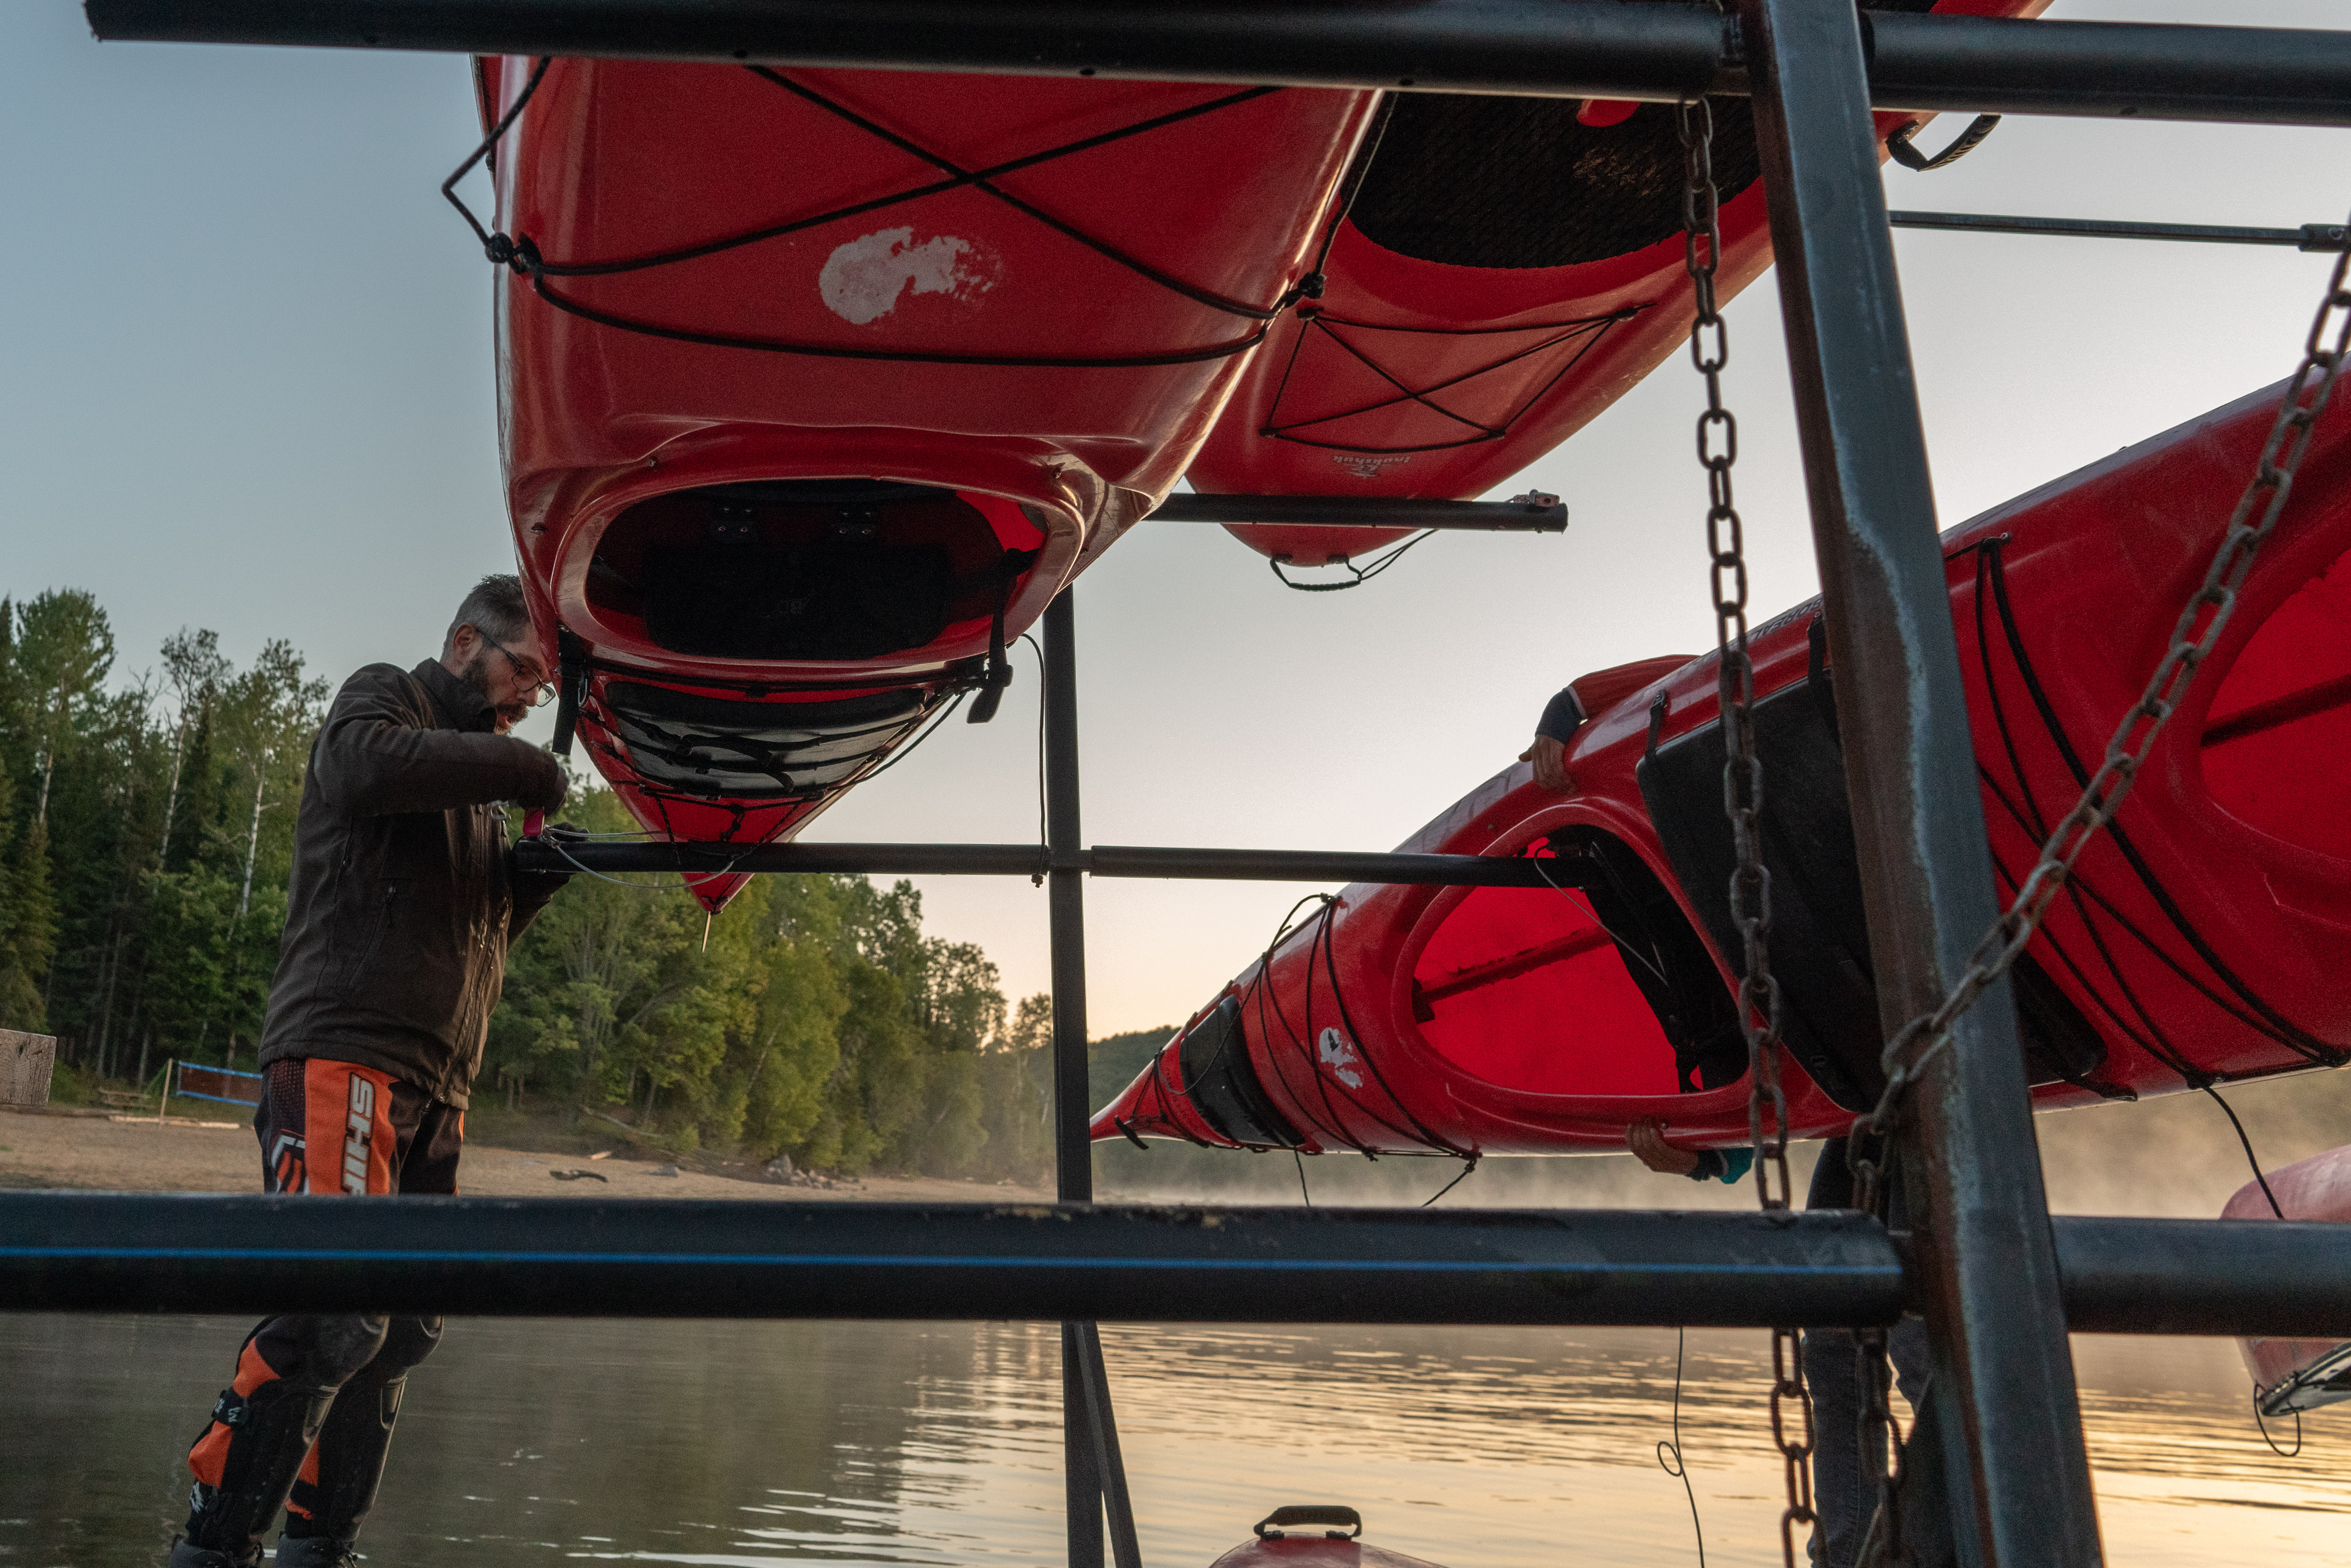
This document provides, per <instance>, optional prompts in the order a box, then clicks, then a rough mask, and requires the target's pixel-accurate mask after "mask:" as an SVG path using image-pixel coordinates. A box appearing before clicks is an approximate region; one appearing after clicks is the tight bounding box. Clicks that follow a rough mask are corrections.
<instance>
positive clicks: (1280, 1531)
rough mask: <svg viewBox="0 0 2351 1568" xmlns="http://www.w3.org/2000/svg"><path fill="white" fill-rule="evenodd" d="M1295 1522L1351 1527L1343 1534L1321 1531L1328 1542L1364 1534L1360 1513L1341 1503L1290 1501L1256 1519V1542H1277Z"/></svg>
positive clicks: (1362, 1519)
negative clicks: (1287, 1504) (1283, 1506)
mask: <svg viewBox="0 0 2351 1568" xmlns="http://www.w3.org/2000/svg"><path fill="white" fill-rule="evenodd" d="M1298 1524H1343V1525H1348V1526H1350V1527H1352V1528H1351V1529H1350V1530H1349V1531H1347V1533H1345V1534H1341V1533H1340V1532H1339V1531H1335V1530H1326V1531H1323V1532H1322V1533H1323V1534H1324V1535H1326V1536H1328V1537H1329V1538H1330V1539H1332V1541H1353V1540H1354V1539H1356V1538H1357V1537H1358V1536H1360V1535H1362V1534H1363V1533H1364V1516H1363V1515H1362V1514H1360V1513H1357V1512H1356V1511H1354V1510H1353V1509H1352V1508H1349V1507H1347V1506H1346V1505H1345V1504H1343V1503H1327V1502H1309V1503H1291V1504H1290V1505H1289V1506H1288V1507H1286V1508H1277V1509H1275V1510H1274V1511H1272V1512H1271V1513H1269V1514H1267V1515H1266V1516H1265V1517H1264V1518H1263V1519H1260V1520H1259V1521H1257V1524H1256V1526H1255V1528H1256V1531H1257V1538H1258V1539H1259V1541H1280V1539H1281V1538H1282V1537H1283V1536H1285V1535H1287V1534H1288V1533H1290V1531H1289V1527H1290V1526H1291V1525H1298Z"/></svg>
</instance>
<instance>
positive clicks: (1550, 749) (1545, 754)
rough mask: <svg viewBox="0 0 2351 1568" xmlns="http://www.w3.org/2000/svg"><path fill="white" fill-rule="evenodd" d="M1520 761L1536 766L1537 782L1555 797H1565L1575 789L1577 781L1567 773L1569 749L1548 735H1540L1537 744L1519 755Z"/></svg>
mask: <svg viewBox="0 0 2351 1568" xmlns="http://www.w3.org/2000/svg"><path fill="white" fill-rule="evenodd" d="M1519 760H1520V761H1521V762H1531V763H1533V764H1534V765H1535V782H1536V783H1537V784H1540V785H1541V786H1542V787H1543V788H1544V789H1548V790H1550V791H1551V792H1552V794H1554V795H1564V794H1566V793H1567V792H1568V791H1569V790H1570V789H1574V788H1575V780H1574V779H1573V778H1571V777H1569V775H1568V771H1567V747H1566V745H1565V744H1564V743H1563V742H1561V741H1556V740H1553V739H1552V737H1550V736H1548V735H1538V736H1536V737H1535V743H1534V744H1533V745H1532V746H1530V747H1527V748H1526V749H1525V750H1524V751H1521V752H1520V753H1519Z"/></svg>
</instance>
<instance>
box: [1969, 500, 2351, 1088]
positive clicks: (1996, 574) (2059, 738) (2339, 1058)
mask: <svg viewBox="0 0 2351 1568" xmlns="http://www.w3.org/2000/svg"><path fill="white" fill-rule="evenodd" d="M2004 542H2005V541H2004V540H2002V539H1999V538H1992V539H1987V540H1985V541H1984V542H1983V544H1982V546H1981V547H1980V556H1979V564H1978V568H1977V570H1978V573H1979V575H1980V577H1988V578H1989V580H1990V582H1991V593H1992V602H1993V606H1994V608H1995V609H1996V611H1997V612H1998V613H1999V616H2000V622H2001V635H2002V636H2003V637H2004V638H2005V640H2006V641H2007V643H2008V647H2009V652H2010V654H2011V658H2012V659H2013V660H2014V662H2015V664H2016V673H2017V675H2018V677H2019V678H2020V679H2021V680H2022V682H2023V683H2024V689H2025V693H2026V695H2028V696H2029V697H2031V698H2032V705H2033V707H2034V709H2035V711H2036V712H2037V713H2038V714H2039V716H2040V718H2041V723H2042V727H2043V729H2045V730H2046V731H2047V732H2048V735H2049V738H2050V740H2051V742H2052V743H2053V745H2054V746H2055V747H2056V748H2057V753H2058V756H2059V757H2060V758H2062V759H2063V760H2064V764H2065V768H2066V771H2067V772H2069V773H2070V774H2072V775H2073V777H2074V780H2075V781H2076V783H2077V784H2079V785H2080V786H2081V787H2083V788H2085V789H2086V788H2087V787H2088V785H2089V781H2090V775H2089V772H2088V770H2087V769H2086V768H2084V767H2083V765H2082V759H2081V756H2080V754H2079V753H2078V752H2077V751H2076V750H2075V749H2074V743H2073V739H2072V737H2069V736H2068V735H2067V734H2066V733H2065V729H2064V726H2063V725H2062V724H2061V723H2059V722H2058V718H2057V713H2056V709H2055V707H2054V706H2053V704H2052V703H2051V702H2050V700H2049V695H2048V693H2047V691H2046V690H2044V689H2043V686H2042V684H2041V677H2040V673H2039V672H2038V670H2037V669H2035V667H2034V665H2033V663H2032V656H2031V654H2030V653H2027V651H2026V649H2025V646H2024V633H2023V631H2022V628H2021V627H2020V626H2019V625H2018V624H2017V621H2016V614H2015V610H2014V607H2013V606H2012V605H2011V603H2010V601H2009V597H2008V571H2007V566H2006V563H2005V561H2004V560H2003V559H2002V558H2001V545H2002V544H2003V543H2004ZM1987 556H1988V557H1989V558H1990V570H1989V571H1988V572H1987V571H1985V570H1984V566H1983V564H1982V559H1983V557H1987ZM1986 679H1987V682H1989V679H1990V670H1989V667H1988V666H1987V670H1986ZM2107 832H2108V837H2109V838H2110V839H2111V840H2112V841H2113V842H2114V846H2115V848H2116V851H2117V852H2119V853H2120V854H2121V855H2122V856H2123V858H2124V860H2125V861H2126V862H2128V863H2129V865H2130V868H2131V871H2132V873H2134V874H2135V875H2136V876H2137V880H2138V882H2139V884H2140V885H2141V886H2142V887H2144V888H2145V889H2146V890H2147V896H2148V897H2150V898H2152V899H2153V900H2154V901H2155V904H2156V906H2157V908H2158V909H2159V910H2160V911H2161V912H2162V914H2163V915H2164V918H2165V920H2166V921H2167V922H2168V924H2169V925H2171V927H2172V929H2173V930H2175V931H2177V932H2178V933H2179V936H2180V937H2181V938H2182V939H2183V940H2184V941H2186V942H2187V944H2188V946H2189V948H2190V949H2191V950H2193V951H2194V953H2195V955H2196V956H2197V957H2199V958H2200V959H2202V960H2203V961H2204V963H2205V965H2206V966H2207V967H2210V969H2211V971H2212V973H2213V974H2214V975H2215V976H2216V977H2218V978H2219V979H2220V983H2221V984H2222V985H2224V986H2226V987H2227V988H2229V989H2230V990H2231V991H2233V992H2235V993H2236V995H2237V997H2238V998H2240V999H2241V1001H2243V1003H2244V1004H2245V1005H2246V1006H2247V1007H2249V1008H2251V1009H2252V1010H2253V1011H2254V1012H2255V1013H2258V1014H2259V1015H2260V1016H2261V1017H2262V1019H2265V1020H2266V1021H2267V1023H2268V1025H2269V1026H2270V1027H2269V1028H2267V1029H2264V1030H2262V1032H2263V1033H2265V1034H2268V1035H2269V1036H2270V1038H2271V1039H2273V1040H2276V1041H2277V1042H2278V1043H2279V1044H2281V1045H2283V1046H2284V1047H2286V1048H2287V1049H2288V1050H2290V1051H2294V1053H2295V1054H2296V1055H2298V1056H2300V1057H2302V1058H2303V1059H2304V1061H2309V1062H2312V1063H2314V1064H2319V1065H2325V1066H2330V1067H2332V1066H2338V1065H2340V1064H2341V1063H2342V1062H2343V1061H2345V1060H2346V1054H2351V1053H2346V1052H2345V1051H2341V1050H2338V1049H2337V1048H2335V1047H2334V1046H2332V1045H2329V1044H2328V1043H2327V1042H2326V1041H2325V1040H2321V1039H2319V1038H2318V1037H2317V1036H2316V1035H2314V1034H2312V1033H2310V1032H2309V1031H2308V1030H2304V1029H2303V1028H2301V1027H2300V1026H2299V1025H2297V1024H2295V1023H2294V1021H2293V1020H2292V1019H2288V1018H2287V1017H2286V1016H2285V1015H2284V1014H2283V1013H2281V1012H2280V1011H2278V1010H2277V1009H2276V1008H2274V1007H2273V1006H2272V1005H2271V1004H2270V1003H2269V1001H2268V1000H2267V999H2266V998H2263V997H2262V995H2261V994H2260V993H2259V992H2258V991H2256V990H2254V989H2253V988H2252V985H2251V984H2250V983H2248V982H2247V981H2246V980H2245V979H2244V978H2243V977H2241V976H2240V975H2239V974H2238V973H2237V972H2236V971H2235V970H2234V969H2233V968H2231V967H2230V966H2229V965H2228V964H2227V962H2226V961H2224V960H2223V959H2222V958H2221V957H2220V954H2218V953H2217V952H2215V951H2214V950H2213V949H2212V946H2211V945H2210V942H2208V941H2207V940H2206V939H2205V937H2204V934H2203V933H2202V932H2201V931H2200V930H2199V929H2198V928H2197V926H2196V925H2195V923H2194V922H2193V921H2191V920H2189V917H2188V914H2187V912H2186V911H2185V910H2183V909H2181V908H2180V907H2179V903H2178V901H2177V900H2175V899H2174V898H2173V897H2172V895H2171V892H2170V889H2168V887H2166V886H2165V885H2164V884H2163V881H2162V879H2161V878H2159V877H2158V876H2157V875H2156V874H2155V871H2154V868H2153V867H2152V866H2150V865H2148V864H2147V860H2146V858H2145V857H2144V856H2143V855H2141V854H2140V853H2139V852H2138V848H2137V845H2135V844H2134V843H2133V842H2132V841H2131V839H2130V835H2129V834H2128V832H2127V831H2125V829H2124V827H2123V825H2122V823H2121V822H2120V821H2113V822H2110V823H2108V825H2107ZM2150 946H2152V944H2150ZM2175 967H2176V966H2175ZM2256 1027H2259V1026H2256Z"/></svg>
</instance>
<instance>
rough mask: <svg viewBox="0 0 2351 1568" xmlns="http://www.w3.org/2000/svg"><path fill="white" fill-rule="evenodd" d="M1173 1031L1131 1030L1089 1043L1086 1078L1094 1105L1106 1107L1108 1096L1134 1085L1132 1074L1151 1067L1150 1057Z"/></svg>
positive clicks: (1164, 1028) (1172, 1028) (1167, 1026)
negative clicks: (1089, 1083) (1090, 1088)
mask: <svg viewBox="0 0 2351 1568" xmlns="http://www.w3.org/2000/svg"><path fill="white" fill-rule="evenodd" d="M1175 1028H1176V1026H1175V1025H1174V1024H1172V1023H1171V1024H1165V1025H1162V1026H1161V1027H1160V1028H1158V1029H1138V1030H1129V1031H1128V1032H1127V1033H1125V1034H1114V1035H1112V1036H1110V1037H1109V1038H1108V1039H1106V1040H1094V1041H1092V1043H1090V1044H1089V1045H1088V1046H1087V1047H1086V1076H1087V1079H1088V1081H1089V1082H1091V1083H1092V1086H1093V1101H1094V1104H1095V1105H1096V1106H1101V1105H1103V1104H1106V1103H1109V1101H1110V1097H1111V1096H1112V1095H1113V1094H1115V1093H1117V1092H1119V1091H1120V1090H1122V1089H1123V1088H1125V1087H1126V1086H1127V1085H1128V1084H1130V1083H1132V1082H1134V1080H1135V1076H1136V1074H1138V1073H1140V1072H1141V1071H1143V1070H1144V1068H1146V1067H1148V1066H1150V1065H1151V1057H1152V1053H1153V1052H1155V1051H1157V1050H1158V1049H1159V1048H1160V1047H1161V1046H1163V1045H1165V1044H1166V1043H1167V1038H1168V1036H1170V1035H1172V1034H1174V1033H1175Z"/></svg>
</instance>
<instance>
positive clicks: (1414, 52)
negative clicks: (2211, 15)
mask: <svg viewBox="0 0 2351 1568" xmlns="http://www.w3.org/2000/svg"><path fill="white" fill-rule="evenodd" d="M84 8H85V10H86V11H87V13H88V15H89V22H90V26H91V29H92V31H94V32H95V33H96V34H97V35H98V37H100V38H102V39H109V40H117V39H120V40H131V39H143V40H149V41H158V42H181V43H233V44H289V45H310V46H319V47H344V48H391V49H429V50H442V51H449V52H455V53H466V54H521V55H542V54H544V55H583V56H601V57H632V58H642V59H667V60H705V61H714V62H722V63H728V62H756V63H760V64H766V65H783V66H795V65H807V66H851V67H860V68H872V69H907V70H955V71H985V72H998V73H1004V74H1010V75H1016V76H1067V75H1082V76H1100V77H1123V78H1152V79H1173V80H1184V81H1216V82H1251V83H1256V82H1265V83H1273V84H1280V85H1290V86H1299V87H1341V88H1363V89H1406V90H1418V91H1429V92H1468V93H1501V94H1520V95H1531V96H1538V97H1556V98H1614V99H1645V100H1650V101H1661V102H1664V101H1671V100H1673V99H1677V98H1682V97H1687V96H1688V95H1690V94H1693V93H1697V92H1716V93H1743V92H1744V91H1746V90H1747V88H1746V79H1745V76H1744V73H1743V70H1742V67H1741V62H1740V53H1739V47H1738V41H1737V39H1738V35H1737V28H1736V26H1735V25H1734V24H1733V23H1731V22H1730V21H1729V19H1728V18H1725V17H1723V16H1719V15H1718V14H1717V13H1716V12H1715V11H1714V10H1713V9H1712V8H1710V7H1708V6H1702V5H1620V4H1617V3H1616V0H1413V3H1410V4H1401V5H1399V4H1390V3H1384V0H1345V3H1342V0H1332V3H1330V4H1319V3H1315V0H1269V3H1268V4H1265V5H1242V4H1237V3H1234V0H1226V3H1223V4H1212V3H1211V4H1200V5H1187V4H1179V3H1175V0H1162V3H1159V4H1148V3H1136V4H1130V5H1115V6H1111V5H1101V4H1099V3H1098V0H997V3H991V4H987V5H966V4H958V3H956V0H87V4H86V5H85V7H84ZM1865 16H1866V17H1867V19H1868V21H1869V24H1870V28H1869V31H1870V45H1871V51H1870V52H1871V58H1870V66H1869V79H1870V100H1871V102H1872V103H1873V104H1875V105H1876V107H1877V108H1880V109H1896V110H1969V111H1973V112H1978V113H1981V112H1995V113H2011V114H2069V115H2101V116H2119V117H2125V118H2139V119H2149V120H2162V119H2171V120H2247V121H2256V122H2264V123H2270V124H2292V125H2344V124H2351V36H2346V34H2344V33H2340V32H2331V31H2329V32H2321V31H2315V30H2292V29H2285V28H2260V27H2204V26H2172V25H2161V24H2144V23H2124V22H2048V21H2033V22H2024V21H2015V20H2010V19H2005V18H1999V17H1984V16H1935V15H1931V14H1929V15H1910V14H1905V13H1894V12H1884V11H1876V12H1868V13H1865Z"/></svg>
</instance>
